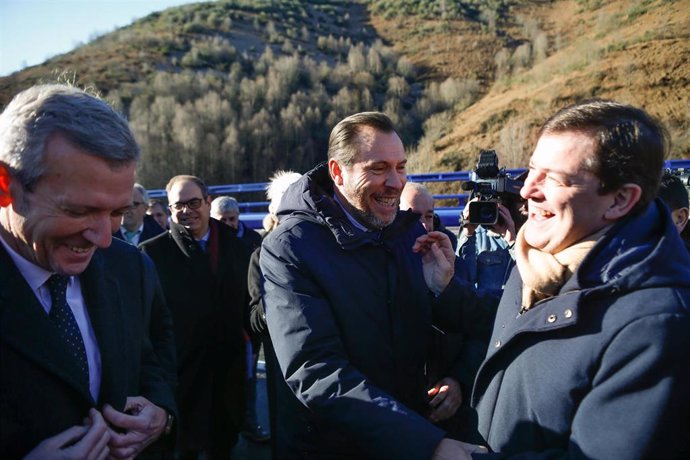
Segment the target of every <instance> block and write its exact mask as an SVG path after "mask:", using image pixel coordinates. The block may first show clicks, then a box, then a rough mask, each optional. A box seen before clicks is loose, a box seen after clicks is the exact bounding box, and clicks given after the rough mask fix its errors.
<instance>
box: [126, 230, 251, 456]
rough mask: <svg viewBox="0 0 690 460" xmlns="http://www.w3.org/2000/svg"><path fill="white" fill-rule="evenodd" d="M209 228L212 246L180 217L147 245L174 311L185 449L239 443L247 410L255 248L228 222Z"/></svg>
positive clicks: (144, 248) (181, 432)
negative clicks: (246, 322) (245, 328)
mask: <svg viewBox="0 0 690 460" xmlns="http://www.w3.org/2000/svg"><path fill="white" fill-rule="evenodd" d="M210 227H211V238H210V243H209V252H208V253H204V252H203V251H201V249H200V246H199V244H198V243H197V242H196V241H195V240H194V239H193V238H192V236H191V235H190V234H189V233H188V232H187V230H186V229H185V228H184V227H182V226H180V225H177V224H175V223H171V228H170V231H169V232H167V233H164V234H161V235H159V236H158V237H156V238H154V239H152V240H149V241H147V242H145V243H144V244H142V245H141V246H140V248H141V249H142V251H144V252H145V253H146V254H148V255H149V256H151V258H152V259H153V261H154V263H155V264H156V268H157V269H158V274H159V276H160V279H161V283H162V285H163V291H164V292H165V297H166V300H167V304H168V306H169V307H170V310H171V312H172V315H173V324H174V329H175V343H176V350H177V357H178V374H177V376H178V382H179V385H178V392H177V396H178V397H177V400H178V404H179V408H180V423H179V438H178V446H179V448H180V449H197V450H207V449H209V448H212V447H213V446H217V442H225V443H232V442H233V441H232V439H233V438H232V435H233V433H234V434H236V433H238V432H239V428H240V424H241V422H242V419H243V415H244V395H243V388H244V381H245V380H246V374H245V372H246V359H245V358H246V354H245V353H246V348H245V343H244V338H243V333H242V311H243V308H244V306H245V304H246V302H247V301H246V299H247V294H246V292H247V266H248V263H249V255H248V253H247V250H246V249H245V247H244V245H243V243H242V242H241V241H240V240H239V239H237V238H236V237H235V236H234V235H233V234H232V231H231V229H230V228H229V227H227V226H226V225H224V224H222V223H221V222H219V221H217V220H215V219H211V221H210ZM214 239H215V244H214V243H213V240H214ZM213 247H215V252H214V250H213V249H211V248H213ZM212 252H213V253H214V256H213V257H211V256H210V255H209V253H212ZM214 258H215V261H216V267H217V268H216V269H215V270H214V269H213V268H212V260H213V259H214ZM219 439H220V441H219ZM230 445H231V444H230Z"/></svg>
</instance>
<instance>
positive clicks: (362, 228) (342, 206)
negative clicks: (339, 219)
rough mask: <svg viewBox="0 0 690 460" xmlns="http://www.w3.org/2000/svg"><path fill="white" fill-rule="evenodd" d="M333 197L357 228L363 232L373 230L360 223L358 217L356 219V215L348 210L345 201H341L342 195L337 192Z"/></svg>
mask: <svg viewBox="0 0 690 460" xmlns="http://www.w3.org/2000/svg"><path fill="white" fill-rule="evenodd" d="M333 198H334V199H335V202H336V203H338V205H339V206H340V207H341V208H342V210H343V212H344V213H345V216H347V220H349V221H350V223H351V224H352V225H354V226H355V227H356V228H358V229H360V230H362V231H363V232H371V231H372V230H371V229H368V228H367V227H365V226H364V225H362V224H361V223H359V222H358V221H357V219H355V218H354V216H353V215H352V214H350V213H349V212H348V210H347V208H346V207H345V205H343V203H342V202H341V201H340V197H338V194H337V193H333Z"/></svg>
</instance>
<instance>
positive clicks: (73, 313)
mask: <svg viewBox="0 0 690 460" xmlns="http://www.w3.org/2000/svg"><path fill="white" fill-rule="evenodd" d="M138 157H139V149H138V147H137V145H136V142H135V141H134V137H133V136H132V133H131V131H130V129H129V127H128V125H127V122H126V121H125V120H124V119H123V118H122V117H121V116H120V115H118V114H117V113H116V112H114V111H113V110H112V108H111V107H110V106H108V105H107V104H106V103H105V102H103V101H101V100H100V99H97V98H96V97H94V96H91V95H89V94H87V93H86V92H83V91H81V90H78V89H76V88H73V87H69V86H63V85H42V86H35V87H32V88H29V89H27V90H26V91H24V92H22V93H20V94H18V95H17V96H16V97H15V98H14V99H13V100H12V102H11V103H10V104H9V105H8V106H7V108H6V109H5V111H4V112H3V113H2V115H0V456H1V457H3V458H18V457H23V456H26V455H27V454H28V458H38V459H42V458H62V457H68V456H78V457H83V458H103V457H104V456H105V455H110V456H112V457H115V458H131V457H133V456H135V455H138V454H139V453H140V452H141V451H142V450H143V449H144V448H145V447H146V446H147V445H149V444H150V443H152V442H153V441H155V440H156V439H158V438H159V437H160V436H161V435H163V434H164V433H165V432H166V431H169V430H170V429H171V428H172V425H171V422H172V421H173V419H174V413H175V410H176V409H175V401H174V397H173V388H172V386H171V381H170V375H169V372H166V370H165V368H166V365H161V361H160V360H159V357H158V356H157V352H156V351H154V346H153V345H152V343H151V340H150V338H151V335H150V331H151V330H152V328H151V318H152V317H153V316H154V315H155V316H156V318H162V320H163V322H161V323H159V324H157V325H156V326H155V327H153V329H156V332H155V336H156V338H157V340H158V342H157V345H156V347H158V346H163V348H165V345H163V344H164V343H165V341H166V340H167V341H169V340H170V339H171V336H170V334H169V332H170V323H169V317H167V318H168V319H167V321H168V322H167V323H165V321H166V320H165V318H166V313H165V311H164V310H161V309H160V307H161V304H160V302H161V301H162V300H161V297H160V293H159V292H157V288H156V281H157V279H156V276H155V272H154V271H153V267H152V264H151V262H150V261H147V260H146V259H145V258H144V257H143V256H142V255H141V254H139V253H138V251H136V250H135V249H134V248H133V247H131V246H127V245H124V244H119V245H116V246H115V247H112V248H109V249H107V250H106V248H108V246H110V244H111V239H112V236H111V233H112V226H113V222H116V221H119V219H120V218H121V217H122V214H123V213H124V212H125V211H126V210H127V209H129V207H130V205H131V200H132V184H133V183H134V168H135V164H136V160H137V158H138ZM125 274H127V276H128V277H129V278H127V279H133V280H135V283H127V282H125V281H124V280H123V277H124V275H125ZM159 315H162V316H159ZM159 326H160V327H162V328H163V329H162V330H161V329H158V328H159ZM166 328H167V331H166ZM163 348H156V349H157V350H158V351H159V352H160V356H161V358H162V359H163V360H164V361H169V360H170V359H174V358H172V355H171V354H169V353H168V352H166V351H165V350H163ZM169 365H170V363H169V362H168V364H167V366H168V367H169Z"/></svg>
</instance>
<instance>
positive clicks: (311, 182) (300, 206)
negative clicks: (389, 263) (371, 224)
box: [276, 163, 421, 249]
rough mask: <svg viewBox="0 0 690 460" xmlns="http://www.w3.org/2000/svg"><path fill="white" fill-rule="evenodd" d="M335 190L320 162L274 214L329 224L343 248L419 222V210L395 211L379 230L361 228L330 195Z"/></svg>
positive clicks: (282, 218)
mask: <svg viewBox="0 0 690 460" xmlns="http://www.w3.org/2000/svg"><path fill="white" fill-rule="evenodd" d="M334 193H335V190H334V185H333V180H332V179H331V177H330V175H329V174H328V165H327V163H321V164H319V165H318V166H316V167H315V168H314V169H312V170H311V171H309V172H307V173H306V174H304V175H303V176H302V177H301V178H300V179H299V180H298V181H296V182H295V183H294V184H292V185H291V186H290V187H289V188H288V189H287V191H286V192H285V194H284V195H283V198H282V200H281V202H280V206H279V208H278V210H277V212H276V215H277V216H278V219H279V221H280V222H281V223H283V222H284V221H285V220H286V219H301V220H308V221H311V222H314V223H316V224H319V225H323V226H325V227H328V229H329V230H330V231H331V232H332V233H333V236H334V237H335V239H336V241H337V242H338V244H339V245H340V246H341V247H342V248H343V249H354V248H357V247H359V246H362V245H365V244H384V245H385V244H386V243H387V242H388V241H390V240H392V239H394V238H395V237H397V236H399V235H401V234H403V233H406V232H408V231H409V230H410V228H411V227H414V226H415V225H416V224H417V223H418V222H419V214H416V213H414V212H412V211H398V213H397V215H396V217H395V220H394V221H393V223H391V224H390V225H388V226H387V227H385V228H384V229H382V230H381V231H362V230H361V229H359V228H357V227H355V226H354V225H353V224H352V222H350V219H348V217H347V215H346V214H345V212H344V211H343V209H342V207H341V206H340V205H339V204H338V202H336V201H335V199H334V198H333V195H334ZM420 229H421V224H420Z"/></svg>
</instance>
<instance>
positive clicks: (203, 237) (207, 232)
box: [197, 225, 211, 241]
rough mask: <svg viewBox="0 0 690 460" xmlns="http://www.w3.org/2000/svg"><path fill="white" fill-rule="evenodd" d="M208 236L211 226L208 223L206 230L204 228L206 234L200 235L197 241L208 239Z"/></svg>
mask: <svg viewBox="0 0 690 460" xmlns="http://www.w3.org/2000/svg"><path fill="white" fill-rule="evenodd" d="M209 236H211V226H210V225H209V227H208V230H206V234H205V235H204V236H202V237H201V239H200V240H197V241H208V238H209Z"/></svg>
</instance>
